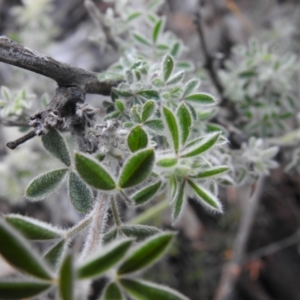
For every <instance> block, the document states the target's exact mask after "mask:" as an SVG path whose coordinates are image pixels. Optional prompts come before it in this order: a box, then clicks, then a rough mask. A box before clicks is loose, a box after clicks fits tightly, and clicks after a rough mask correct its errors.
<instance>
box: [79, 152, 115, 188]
mask: <svg viewBox="0 0 300 300" xmlns="http://www.w3.org/2000/svg"><path fill="white" fill-rule="evenodd" d="M75 166H76V169H77V172H78V173H79V175H80V176H81V178H82V179H83V180H84V181H85V182H86V183H87V184H89V185H90V186H92V187H93V188H95V189H99V190H103V191H111V190H114V189H115V188H116V184H115V181H114V179H113V178H112V177H111V176H110V174H109V173H108V171H106V170H105V169H104V167H102V166H101V165H100V164H99V163H98V162H97V161H96V160H94V159H92V158H91V157H89V156H87V155H85V154H82V153H78V152H77V153H75Z"/></svg>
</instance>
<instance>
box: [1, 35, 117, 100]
mask: <svg viewBox="0 0 300 300" xmlns="http://www.w3.org/2000/svg"><path fill="white" fill-rule="evenodd" d="M0 62H4V63H6V64H10V65H14V66H17V67H19V68H22V69H25V70H29V71H32V72H35V73H38V74H41V75H44V76H46V77H49V78H51V79H53V80H55V81H56V82H57V84H58V86H60V87H69V86H77V87H80V88H81V89H82V90H84V92H85V93H88V94H101V95H109V94H110V92H111V88H112V87H113V86H115V85H117V84H118V83H119V82H120V81H118V80H111V79H106V80H103V81H100V80H99V79H98V74H97V73H94V72H90V71H86V70H84V69H81V68H77V67H73V66H71V65H68V64H65V63H62V62H60V61H57V60H55V59H53V58H52V57H49V56H46V55H44V54H40V53H38V52H36V51H33V50H31V49H29V48H27V47H24V46H23V45H21V44H18V43H16V42H14V41H13V40H11V39H9V38H7V37H6V36H0Z"/></svg>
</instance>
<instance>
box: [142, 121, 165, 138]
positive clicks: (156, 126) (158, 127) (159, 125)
mask: <svg viewBox="0 0 300 300" xmlns="http://www.w3.org/2000/svg"><path fill="white" fill-rule="evenodd" d="M144 125H145V126H147V127H149V128H150V129H152V130H154V131H156V132H157V134H159V133H160V132H162V131H163V130H164V124H163V122H162V120H160V119H152V120H149V121H146V122H145V123H144Z"/></svg>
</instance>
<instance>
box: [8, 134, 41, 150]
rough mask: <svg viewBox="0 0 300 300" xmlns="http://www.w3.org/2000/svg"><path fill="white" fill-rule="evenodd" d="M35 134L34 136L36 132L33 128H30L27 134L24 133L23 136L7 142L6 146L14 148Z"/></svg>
mask: <svg viewBox="0 0 300 300" xmlns="http://www.w3.org/2000/svg"><path fill="white" fill-rule="evenodd" d="M35 136H36V132H35V130H32V131H30V132H28V133H27V134H25V135H24V136H21V137H20V138H18V139H17V140H15V141H12V142H8V143H7V144H6V146H7V147H8V148H9V149H11V150H13V149H16V148H17V147H18V146H19V145H21V144H23V143H25V142H27V141H28V140H31V139H32V138H34V137H35Z"/></svg>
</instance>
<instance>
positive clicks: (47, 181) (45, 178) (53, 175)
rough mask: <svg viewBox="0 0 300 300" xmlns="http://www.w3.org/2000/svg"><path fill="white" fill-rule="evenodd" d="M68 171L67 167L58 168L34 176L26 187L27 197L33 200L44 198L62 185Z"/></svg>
mask: <svg viewBox="0 0 300 300" xmlns="http://www.w3.org/2000/svg"><path fill="white" fill-rule="evenodd" d="M67 172H68V169H66V168H63V169H57V170H53V171H50V172H48V173H45V174H43V175H40V176H38V177H36V178H34V179H33V180H32V181H31V182H30V183H29V185H28V186H27V188H26V191H25V196H26V198H28V199H29V200H32V201H37V200H41V199H44V198H45V197H47V196H48V195H50V194H51V193H52V192H53V191H54V190H56V189H57V188H58V187H59V186H60V185H61V183H62V182H63V180H64V179H65V177H66V174H67Z"/></svg>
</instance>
